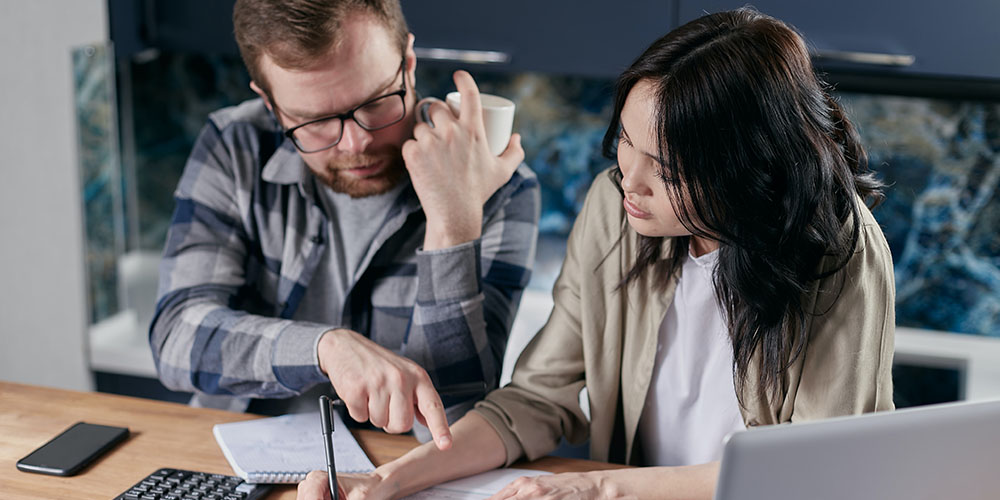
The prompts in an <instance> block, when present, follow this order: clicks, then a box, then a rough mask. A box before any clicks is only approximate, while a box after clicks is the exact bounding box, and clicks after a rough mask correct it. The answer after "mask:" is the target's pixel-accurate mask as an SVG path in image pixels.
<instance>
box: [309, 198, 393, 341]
mask: <svg viewBox="0 0 1000 500" xmlns="http://www.w3.org/2000/svg"><path fill="white" fill-rule="evenodd" d="M406 185H407V181H403V182H400V183H399V185H398V186H396V187H394V188H392V189H391V190H389V191H388V192H385V193H382V194H378V195H374V196H368V197H365V198H351V197H350V196H348V195H346V194H344V193H337V192H334V191H333V190H332V189H330V188H329V187H326V186H324V185H322V184H317V185H316V201H317V202H318V203H319V204H320V206H322V207H323V211H324V212H326V215H327V219H328V220H329V226H328V227H327V238H328V241H329V244H328V245H327V246H326V251H325V252H324V253H323V256H322V257H321V258H320V262H319V266H318V267H317V270H316V274H315V275H314V276H313V278H312V281H311V282H310V283H309V287H308V288H306V292H305V295H304V296H303V297H302V303H301V304H300V305H299V307H298V309H297V310H296V311H295V315H294V316H293V319H295V320H299V321H311V322H313V323H325V324H328V325H330V326H332V327H341V326H346V325H342V324H341V319H342V313H343V306H344V300H345V299H346V298H347V292H348V291H350V289H351V287H352V286H354V283H355V282H356V281H357V278H358V277H359V273H360V271H362V270H363V269H361V265H362V263H364V262H365V261H367V260H368V259H367V258H368V253H369V252H370V251H371V250H373V249H372V242H373V240H374V239H375V234H376V233H378V230H379V228H381V227H382V223H383V221H385V216H386V215H387V214H388V213H389V209H390V208H391V207H392V203H393V201H394V200H395V199H396V197H398V196H399V193H400V192H402V190H403V188H405V187H406Z"/></svg>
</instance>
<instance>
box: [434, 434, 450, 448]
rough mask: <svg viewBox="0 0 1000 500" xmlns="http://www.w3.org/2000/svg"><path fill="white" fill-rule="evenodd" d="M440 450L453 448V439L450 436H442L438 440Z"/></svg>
mask: <svg viewBox="0 0 1000 500" xmlns="http://www.w3.org/2000/svg"><path fill="white" fill-rule="evenodd" d="M437 445H438V448H441V449H444V448H447V447H449V446H451V438H450V437H448V436H441V437H439V438H438V439H437Z"/></svg>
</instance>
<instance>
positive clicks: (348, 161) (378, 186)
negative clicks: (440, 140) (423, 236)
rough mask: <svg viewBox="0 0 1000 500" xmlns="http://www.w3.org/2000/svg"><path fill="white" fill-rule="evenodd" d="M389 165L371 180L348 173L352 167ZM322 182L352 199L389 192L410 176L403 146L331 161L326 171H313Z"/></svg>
mask: <svg viewBox="0 0 1000 500" xmlns="http://www.w3.org/2000/svg"><path fill="white" fill-rule="evenodd" d="M382 162H384V163H386V167H385V168H383V169H382V170H381V171H380V172H378V174H376V175H373V176H371V177H356V176H354V175H351V174H348V173H346V172H345V170H346V169H349V168H351V167H359V166H364V165H374V164H376V163H382ZM310 170H311V171H312V173H313V174H314V175H316V178H317V179H319V181H320V182H322V183H323V184H326V185H327V186H328V187H329V188H330V189H332V190H334V191H335V192H338V193H344V194H346V195H348V196H350V197H351V198H364V197H367V196H374V195H377V194H382V193H385V192H387V191H389V190H391V189H392V188H393V187H395V186H396V185H398V184H399V181H400V180H401V179H402V178H403V177H404V176H405V175H406V166H405V165H404V164H403V154H402V153H401V151H400V148H399V147H394V146H388V147H386V148H384V149H382V150H381V151H375V152H371V153H363V154H358V155H351V156H342V157H338V158H335V159H332V160H330V161H329V162H327V164H326V165H324V166H323V170H322V171H320V172H317V171H316V170H315V169H310Z"/></svg>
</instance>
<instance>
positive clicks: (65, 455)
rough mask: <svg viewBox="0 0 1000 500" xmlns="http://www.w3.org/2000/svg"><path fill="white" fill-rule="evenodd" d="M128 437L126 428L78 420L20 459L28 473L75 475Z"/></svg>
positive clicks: (19, 465)
mask: <svg viewBox="0 0 1000 500" xmlns="http://www.w3.org/2000/svg"><path fill="white" fill-rule="evenodd" d="M127 437H128V429H127V428H125V427H112V426H109V425H97V424H88V423H86V422H77V423H75V424H73V426H72V427H70V428H69V429H66V430H65V431H63V432H62V433H61V434H59V435H58V436H56V437H54V438H52V439H51V440H50V441H49V442H48V443H45V444H43V445H42V446H41V447H39V448H38V449H37V450H35V451H33V452H31V454H29V455H28V456H26V457H24V458H22V459H20V460H18V461H17V468H18V469H19V470H22V471H25V472H37V473H39V474H52V475H54V476H72V475H73V474H76V473H77V472H80V470H81V469H83V468H84V467H86V466H87V464H89V463H90V462H92V461H94V459H95V458H97V457H99V456H101V454H102V453H104V452H106V451H108V450H110V449H111V448H113V447H114V446H115V445H116V444H118V443H120V442H122V441H124V440H125V438H127Z"/></svg>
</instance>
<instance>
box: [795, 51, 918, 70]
mask: <svg viewBox="0 0 1000 500" xmlns="http://www.w3.org/2000/svg"><path fill="white" fill-rule="evenodd" d="M812 55H813V57H815V58H817V59H827V60H830V61H838V62H849V63H856V64H868V65H872V66H895V67H899V68H905V67H907V66H913V63H914V62H916V60H917V58H916V56H913V55H910V54H883V53H879V52H852V51H846V50H817V51H814V52H813V53H812Z"/></svg>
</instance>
